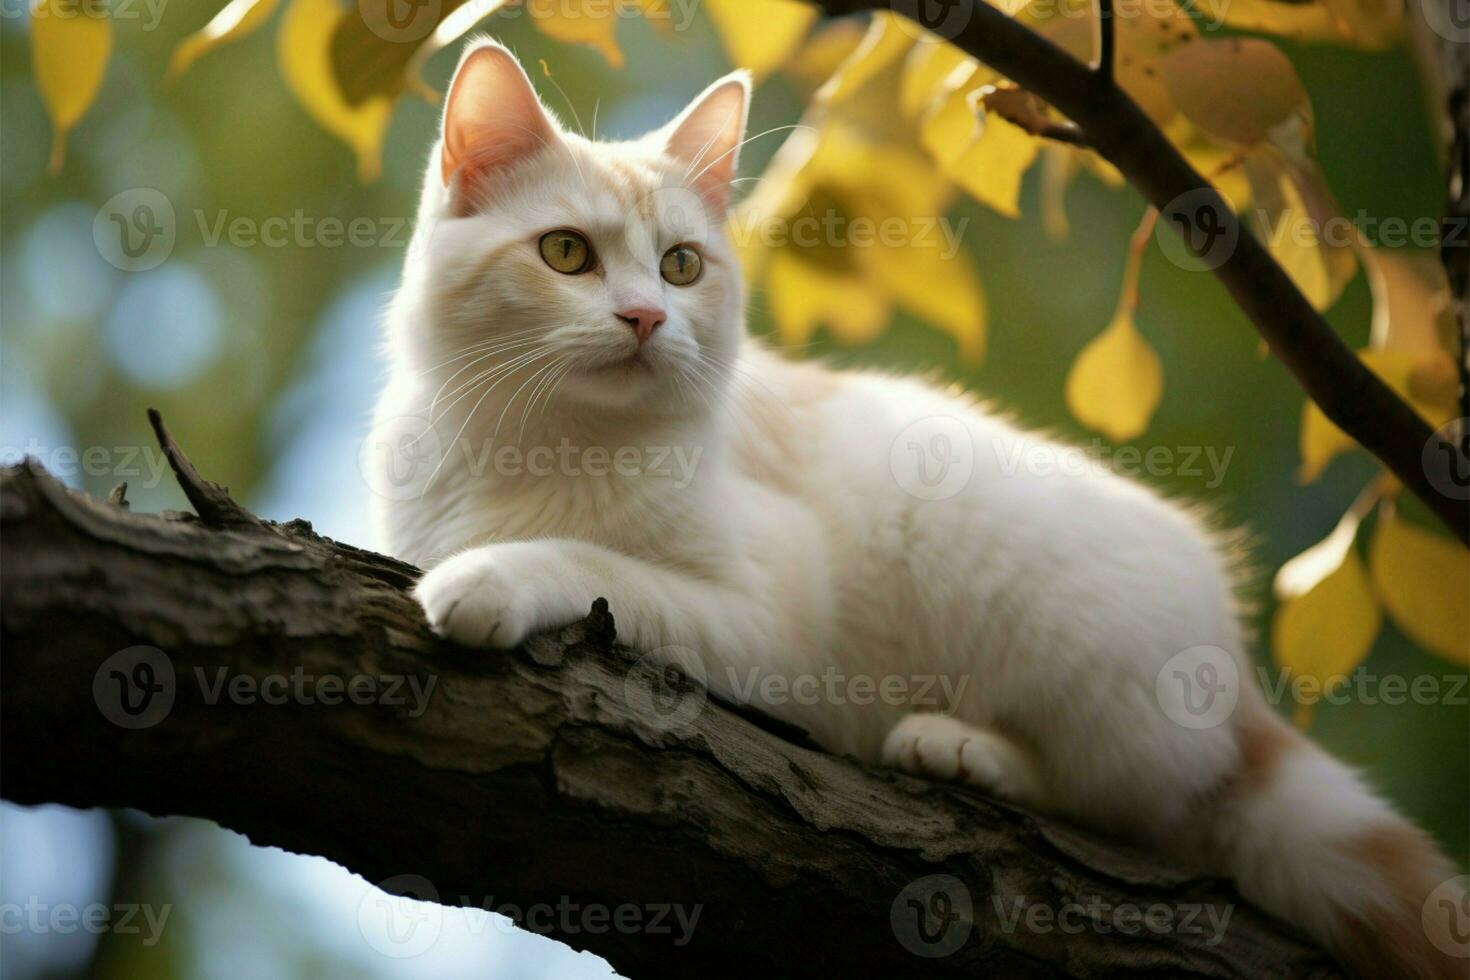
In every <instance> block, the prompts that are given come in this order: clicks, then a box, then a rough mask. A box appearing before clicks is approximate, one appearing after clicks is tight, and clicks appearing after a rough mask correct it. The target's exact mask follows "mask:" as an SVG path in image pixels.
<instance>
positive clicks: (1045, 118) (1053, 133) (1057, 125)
mask: <svg viewBox="0 0 1470 980" xmlns="http://www.w3.org/2000/svg"><path fill="white" fill-rule="evenodd" d="M970 98H971V100H972V105H973V107H975V108H978V109H980V110H981V111H983V112H990V113H994V114H995V115H997V116H1000V117H1001V118H1002V119H1004V120H1006V121H1007V122H1009V123H1011V124H1012V125H1015V126H1019V127H1020V128H1021V129H1023V130H1025V131H1026V132H1028V133H1030V134H1031V135H1032V136H1039V137H1041V138H1042V139H1048V140H1052V141H1053V142H1056V143H1066V144H1067V145H1069V146H1076V147H1086V146H1087V137H1086V136H1085V135H1084V134H1083V132H1082V130H1081V128H1080V127H1078V126H1077V125H1076V124H1075V123H1070V122H1064V121H1061V120H1057V119H1054V118H1052V116H1051V112H1050V110H1049V107H1048V106H1047V104H1046V101H1045V100H1044V99H1042V98H1041V97H1040V96H1038V95H1037V94H1036V93H1035V92H1028V91H1026V90H1025V89H1023V88H1020V87H1019V86H1016V85H986V86H985V87H984V88H981V89H977V90H976V91H975V92H974V93H973V94H972V95H971V97H970Z"/></svg>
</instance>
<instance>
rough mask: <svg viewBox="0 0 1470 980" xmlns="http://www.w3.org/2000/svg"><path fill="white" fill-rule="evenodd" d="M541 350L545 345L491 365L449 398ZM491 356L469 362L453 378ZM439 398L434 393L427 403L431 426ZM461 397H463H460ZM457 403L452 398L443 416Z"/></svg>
mask: <svg viewBox="0 0 1470 980" xmlns="http://www.w3.org/2000/svg"><path fill="white" fill-rule="evenodd" d="M543 349H545V345H544V344H543V345H540V347H538V348H537V350H533V351H527V352H526V353H524V354H518V355H516V356H515V357H513V358H511V359H510V360H509V361H506V362H502V363H501V364H497V365H493V366H491V367H489V368H487V369H486V370H484V371H481V372H480V373H479V374H477V375H475V376H474V377H472V378H471V379H470V380H469V381H466V382H464V383H463V384H461V385H460V386H459V387H458V388H456V389H454V391H452V392H450V394H449V397H450V398H454V396H455V395H458V394H459V393H460V392H462V391H464V390H465V389H466V388H469V387H472V386H473V385H475V384H476V383H477V382H478V381H479V380H480V379H482V378H484V377H485V376H486V375H487V374H493V373H494V372H496V371H498V370H500V369H501V368H503V367H507V366H509V367H511V368H514V367H515V365H516V364H517V363H518V362H520V361H523V360H525V359H527V358H529V357H531V356H533V355H534V354H536V353H537V351H538V350H543ZM493 356H495V355H494V354H486V355H484V356H483V357H480V358H478V359H477V360H475V361H471V362H470V363H469V364H467V365H465V367H464V368H461V369H460V370H459V371H456V372H455V376H456V377H457V376H458V375H459V374H461V373H463V372H464V371H465V370H467V369H468V368H470V367H473V366H474V365H475V364H477V363H479V362H480V361H483V360H485V359H487V358H489V357H493ZM450 380H453V378H451V379H450ZM448 384H449V382H448V381H446V382H445V383H444V385H443V386H441V387H440V389H439V392H443V390H444V388H445V387H447V386H448ZM439 397H440V394H439V393H435V395H434V399H433V401H431V402H430V403H429V424H430V425H433V424H434V422H435V421H436V419H435V418H434V409H435V407H436V406H437V405H438V402H439ZM461 397H463V396H461ZM458 401H459V398H454V400H453V401H451V402H450V403H449V404H448V405H446V406H445V408H444V413H445V414H448V412H449V410H450V409H451V408H453V407H454V406H455V404H456V403H458ZM443 417H444V415H440V416H439V418H443Z"/></svg>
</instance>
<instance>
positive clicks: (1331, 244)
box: [1244, 144, 1357, 310]
mask: <svg viewBox="0 0 1470 980" xmlns="http://www.w3.org/2000/svg"><path fill="white" fill-rule="evenodd" d="M1244 166H1245V172H1246V175H1247V176H1248V177H1249V179H1250V187H1251V197H1252V199H1253V200H1254V201H1255V203H1256V208H1255V210H1254V212H1253V214H1252V220H1253V221H1254V223H1255V225H1256V230H1257V232H1258V234H1259V235H1260V237H1261V238H1262V240H1263V241H1264V244H1265V245H1266V247H1267V248H1268V249H1269V250H1270V251H1271V254H1272V256H1273V257H1274V258H1275V259H1276V261H1277V262H1278V263H1279V264H1280V265H1281V267H1282V268H1283V269H1284V270H1285V271H1286V273H1287V274H1288V275H1289V276H1291V279H1292V281H1293V282H1294V283H1296V286H1297V288H1298V289H1300V290H1301V291H1302V295H1303V296H1305V297H1306V298H1307V300H1308V301H1310V302H1311V304H1312V306H1313V307H1315V308H1316V309H1318V310H1326V309H1328V308H1329V307H1331V306H1332V304H1333V303H1335V302H1337V298H1338V297H1339V296H1340V295H1342V291H1343V289H1345V288H1346V287H1347V284H1348V283H1349V282H1350V281H1351V280H1352V278H1353V275H1354V274H1355V273H1356V271H1357V260H1356V259H1355V258H1354V253H1353V245H1354V243H1355V242H1356V239H1357V232H1356V229H1355V228H1354V227H1353V226H1352V224H1351V222H1349V221H1348V220H1347V218H1346V217H1344V216H1343V215H1342V214H1341V213H1340V212H1339V211H1338V208H1337V203H1336V202H1335V201H1334V200H1333V199H1332V195H1331V193H1330V192H1329V191H1328V190H1327V187H1326V185H1325V184H1324V183H1323V182H1322V180H1321V177H1320V174H1319V173H1318V171H1317V167H1316V164H1315V163H1313V162H1312V161H1310V160H1303V161H1302V164H1301V165H1298V164H1297V163H1296V162H1294V161H1293V160H1291V159H1289V158H1288V156H1287V154H1285V153H1284V152H1282V151H1281V150H1280V149H1278V148H1277V147H1274V146H1271V145H1267V144H1262V145H1261V146H1259V147H1257V149H1256V150H1254V151H1253V152H1251V153H1250V154H1249V155H1248V156H1247V158H1246V160H1245V164H1244Z"/></svg>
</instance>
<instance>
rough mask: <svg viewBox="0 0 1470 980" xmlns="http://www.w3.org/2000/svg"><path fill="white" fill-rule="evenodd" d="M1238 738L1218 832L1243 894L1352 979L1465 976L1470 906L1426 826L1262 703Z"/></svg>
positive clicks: (1449, 979) (1450, 979) (1469, 968)
mask: <svg viewBox="0 0 1470 980" xmlns="http://www.w3.org/2000/svg"><path fill="white" fill-rule="evenodd" d="M1241 738H1242V744H1241V747H1242V750H1243V752H1242V755H1243V763H1242V769H1241V773H1240V776H1239V778H1238V779H1237V780H1236V781H1235V783H1234V785H1233V787H1232V790H1231V792H1230V794H1229V799H1228V802H1226V803H1225V805H1224V807H1223V809H1222V810H1221V812H1220V816H1219V819H1218V821H1216V822H1215V832H1216V835H1217V836H1216V839H1215V841H1214V845H1215V846H1217V847H1219V848H1220V852H1219V853H1222V854H1223V855H1224V857H1225V862H1226V866H1227V867H1228V869H1229V870H1230V872H1231V873H1232V876H1233V877H1234V878H1235V880H1236V886H1237V888H1238V889H1239V890H1240V893H1241V894H1242V895H1243V896H1244V897H1245V898H1246V899H1247V900H1249V901H1250V902H1252V903H1253V904H1256V905H1258V906H1260V907H1262V908H1264V909H1265V910H1266V911H1268V912H1271V913H1273V914H1274V915H1276V916H1278V917H1280V918H1281V919H1284V920H1286V921H1287V922H1290V923H1293V924H1295V925H1296V926H1298V927H1299V928H1301V929H1303V930H1305V931H1306V932H1308V933H1309V934H1311V935H1312V936H1313V937H1314V938H1316V939H1317V941H1318V942H1320V943H1322V944H1323V945H1324V946H1325V947H1326V948H1327V949H1328V950H1329V951H1330V952H1332V953H1333V954H1334V955H1335V956H1336V957H1337V958H1338V960H1339V961H1341V962H1342V964H1343V965H1344V967H1345V968H1346V969H1347V970H1348V972H1349V973H1350V974H1351V975H1352V976H1354V977H1359V978H1364V980H1367V978H1373V980H1388V978H1402V980H1466V978H1467V976H1470V960H1467V959H1465V958H1464V957H1466V956H1467V955H1470V952H1467V940H1470V935H1467V929H1470V909H1467V908H1466V906H1465V902H1466V895H1465V891H1464V889H1463V888H1462V887H1461V885H1460V884H1459V883H1457V882H1456V881H1454V880H1453V879H1454V872H1453V871H1452V869H1451V867H1450V864H1449V862H1448V861H1447V860H1446V859H1445V858H1444V857H1443V856H1441V854H1440V853H1439V851H1438V849H1437V848H1436V847H1435V845H1434V843H1433V842H1432V841H1431V840H1430V839H1429V837H1428V835H1426V834H1425V833H1424V832H1423V831H1421V830H1420V829H1419V828H1417V827H1415V826H1414V825H1413V824H1411V823H1409V822H1408V821H1407V820H1405V819H1404V818H1402V817H1400V816H1399V815H1398V814H1397V813H1395V812H1394V811H1393V809H1392V807H1390V806H1389V805H1388V804H1387V803H1385V802H1384V801H1383V800H1382V799H1381V798H1379V797H1378V796H1377V795H1375V794H1374V793H1373V792H1372V791H1371V790H1370V789H1369V788H1368V787H1367V785H1366V784H1365V783H1364V782H1363V780H1362V779H1361V778H1360V777H1359V776H1358V775H1357V774H1356V773H1355V772H1353V771H1352V770H1351V769H1349V768H1348V767H1347V766H1345V765H1343V764H1342V763H1341V762H1338V761H1337V760H1336V759H1334V758H1332V757H1331V756H1330V755H1328V754H1327V753H1326V752H1323V751H1322V750H1321V749H1319V748H1317V747H1316V746H1315V745H1313V744H1312V743H1310V742H1309V741H1307V740H1306V739H1305V738H1303V737H1301V736H1300V735H1298V734H1297V733H1296V732H1295V730H1293V729H1291V728H1290V727H1289V726H1287V725H1286V724H1285V723H1283V722H1282V721H1280V720H1279V719H1278V718H1276V716H1275V715H1273V714H1271V713H1270V712H1268V711H1265V710H1264V709H1263V710H1262V711H1261V712H1260V713H1259V714H1257V715H1255V717H1254V718H1252V719H1251V721H1249V722H1247V723H1246V724H1245V725H1243V726H1242V728H1241ZM1461 881H1463V879H1461Z"/></svg>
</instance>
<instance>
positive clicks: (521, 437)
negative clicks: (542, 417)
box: [516, 360, 565, 445]
mask: <svg viewBox="0 0 1470 980" xmlns="http://www.w3.org/2000/svg"><path fill="white" fill-rule="evenodd" d="M564 364H565V362H564V361H562V360H555V361H552V362H551V370H550V371H548V372H547V373H546V376H545V377H543V378H542V379H541V380H540V381H538V382H537V383H536V387H534V388H532V389H531V397H530V398H528V399H527V400H526V408H525V411H523V412H521V427H520V429H519V430H518V431H517V432H516V445H521V444H522V443H523V442H524V441H525V438H526V423H527V422H529V421H530V419H531V410H532V409H533V408H535V407H536V400H537V399H538V398H540V397H541V392H542V391H543V390H544V389H545V388H546V387H547V386H548V384H549V383H550V382H551V381H552V380H553V379H555V378H556V377H557V372H558V371H560V370H561V368H562V367H563V365H564Z"/></svg>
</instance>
